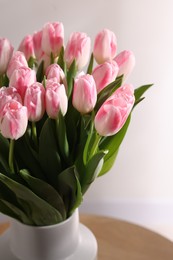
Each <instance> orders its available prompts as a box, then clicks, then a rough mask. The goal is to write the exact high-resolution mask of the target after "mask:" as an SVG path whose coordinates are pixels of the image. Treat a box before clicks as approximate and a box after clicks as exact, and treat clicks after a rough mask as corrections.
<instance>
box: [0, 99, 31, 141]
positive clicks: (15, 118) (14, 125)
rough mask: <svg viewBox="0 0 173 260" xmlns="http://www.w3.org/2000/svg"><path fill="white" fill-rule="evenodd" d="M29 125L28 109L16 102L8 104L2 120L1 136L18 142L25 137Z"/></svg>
mask: <svg viewBox="0 0 173 260" xmlns="http://www.w3.org/2000/svg"><path fill="white" fill-rule="evenodd" d="M27 124H28V117H27V108H26V107H25V106H22V105H21V104H20V103H19V102H17V101H15V100H11V101H9V102H8V103H6V105H5V106H4V108H3V111H2V116H1V118H0V130H1V134H2V135H3V136H4V137H5V138H10V139H14V140H17V139H18V138H20V137H21V136H22V135H24V133H25V131H26V128H27Z"/></svg>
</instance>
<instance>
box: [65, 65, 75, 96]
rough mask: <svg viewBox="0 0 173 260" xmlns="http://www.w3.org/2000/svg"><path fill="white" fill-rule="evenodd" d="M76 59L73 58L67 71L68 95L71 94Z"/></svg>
mask: <svg viewBox="0 0 173 260" xmlns="http://www.w3.org/2000/svg"><path fill="white" fill-rule="evenodd" d="M76 72H77V71H76V61H75V60H74V61H73V62H72V64H71V66H70V68H69V70H68V71H67V86H68V93H67V95H68V97H70V96H71V94H72V91H73V81H74V78H75V76H76Z"/></svg>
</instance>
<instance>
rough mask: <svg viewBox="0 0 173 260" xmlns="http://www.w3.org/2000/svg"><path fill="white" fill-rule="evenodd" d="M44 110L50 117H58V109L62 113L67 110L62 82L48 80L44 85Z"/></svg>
mask: <svg viewBox="0 0 173 260" xmlns="http://www.w3.org/2000/svg"><path fill="white" fill-rule="evenodd" d="M45 101H46V112H47V114H48V116H49V117H50V118H52V119H56V118H57V117H58V114H59V111H61V113H62V114H63V115H65V114H66V112H67V106H68V99H67V95H66V91H65V87H64V85H63V84H59V83H57V82H52V81H50V82H48V84H47V85H46V99H45Z"/></svg>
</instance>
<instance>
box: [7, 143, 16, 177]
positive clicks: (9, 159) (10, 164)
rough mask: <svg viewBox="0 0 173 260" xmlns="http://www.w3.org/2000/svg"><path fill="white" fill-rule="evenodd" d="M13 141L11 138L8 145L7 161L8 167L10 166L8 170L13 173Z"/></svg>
mask: <svg viewBox="0 0 173 260" xmlns="http://www.w3.org/2000/svg"><path fill="white" fill-rule="evenodd" d="M14 143H15V140H14V139H11V140H10V147H9V158H8V163H9V167H10V170H11V172H12V173H14Z"/></svg>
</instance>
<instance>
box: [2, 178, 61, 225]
mask: <svg viewBox="0 0 173 260" xmlns="http://www.w3.org/2000/svg"><path fill="white" fill-rule="evenodd" d="M0 181H1V182H2V183H4V184H5V185H6V186H7V187H8V188H9V189H10V190H11V191H13V192H14V193H15V195H16V198H17V201H18V203H19V204H20V206H21V207H22V210H23V211H24V213H25V214H26V216H27V217H28V218H29V219H30V220H31V221H32V222H33V223H34V225H37V226H45V225H53V224H56V223H59V222H61V221H62V216H61V214H60V213H59V211H58V210H56V209H55V208H53V207H52V206H51V205H50V204H48V203H47V202H46V201H44V200H42V199H41V198H39V197H38V196H37V195H36V194H35V193H33V192H32V191H31V190H30V189H28V188H27V187H25V186H24V185H22V184H19V183H17V182H15V181H13V180H11V179H10V178H8V177H7V176H5V175H3V174H1V173H0Z"/></svg>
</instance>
